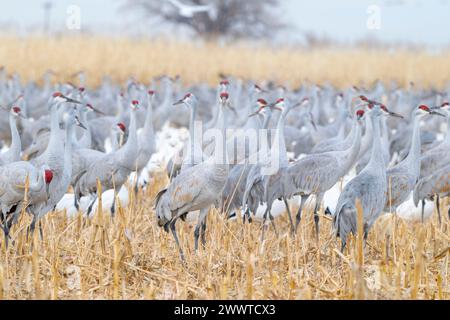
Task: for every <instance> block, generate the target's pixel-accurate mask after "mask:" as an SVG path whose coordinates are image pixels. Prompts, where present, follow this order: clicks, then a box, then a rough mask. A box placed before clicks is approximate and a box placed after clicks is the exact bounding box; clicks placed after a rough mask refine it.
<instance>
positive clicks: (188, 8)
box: [167, 0, 215, 19]
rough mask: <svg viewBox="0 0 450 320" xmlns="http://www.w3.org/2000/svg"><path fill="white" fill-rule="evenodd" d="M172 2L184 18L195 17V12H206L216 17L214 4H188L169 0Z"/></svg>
mask: <svg viewBox="0 0 450 320" xmlns="http://www.w3.org/2000/svg"><path fill="white" fill-rule="evenodd" d="M167 1H168V2H170V3H171V4H172V5H173V6H174V7H175V8H176V9H177V10H178V14H179V15H180V16H182V17H184V18H193V17H194V15H195V14H197V13H202V12H206V13H208V15H209V16H210V17H211V18H212V19H214V18H213V17H214V16H215V8H214V6H213V5H212V4H208V5H195V6H194V5H187V4H184V3H182V2H180V1H178V0H167Z"/></svg>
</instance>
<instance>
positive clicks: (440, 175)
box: [413, 164, 450, 224]
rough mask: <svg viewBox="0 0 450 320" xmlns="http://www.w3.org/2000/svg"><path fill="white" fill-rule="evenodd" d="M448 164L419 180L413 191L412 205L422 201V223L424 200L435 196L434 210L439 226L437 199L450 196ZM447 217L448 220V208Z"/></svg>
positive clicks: (449, 211)
mask: <svg viewBox="0 0 450 320" xmlns="http://www.w3.org/2000/svg"><path fill="white" fill-rule="evenodd" d="M449 185H450V164H447V165H446V166H444V167H442V168H440V169H438V170H436V171H435V172H433V173H432V174H430V175H428V176H426V177H423V178H421V179H420V180H419V181H418V182H417V184H416V186H415V187H414V191H413V200H414V204H415V205H416V207H417V205H418V204H419V201H422V222H423V220H424V206H425V200H426V199H431V200H432V199H433V197H434V196H436V209H437V212H438V218H439V224H441V212H440V207H439V198H440V197H448V196H449V195H450V188H449ZM448 217H449V219H450V208H449V210H448Z"/></svg>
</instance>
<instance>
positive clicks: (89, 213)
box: [86, 194, 97, 217]
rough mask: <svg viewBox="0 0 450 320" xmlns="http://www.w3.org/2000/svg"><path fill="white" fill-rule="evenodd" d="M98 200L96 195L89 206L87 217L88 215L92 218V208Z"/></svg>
mask: <svg viewBox="0 0 450 320" xmlns="http://www.w3.org/2000/svg"><path fill="white" fill-rule="evenodd" d="M96 200H97V194H95V195H94V199H92V201H91V203H90V204H89V206H88V209H87V212H86V215H87V216H88V217H90V216H91V212H92V207H93V206H94V203H95V201H96Z"/></svg>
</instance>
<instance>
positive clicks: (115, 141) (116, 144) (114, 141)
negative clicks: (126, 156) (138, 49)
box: [110, 130, 121, 152]
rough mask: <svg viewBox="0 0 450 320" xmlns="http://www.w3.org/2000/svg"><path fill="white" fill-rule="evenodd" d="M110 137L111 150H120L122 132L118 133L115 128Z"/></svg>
mask: <svg viewBox="0 0 450 320" xmlns="http://www.w3.org/2000/svg"><path fill="white" fill-rule="evenodd" d="M110 138H111V151H112V152H113V151H117V150H119V148H120V147H121V145H120V141H119V140H121V135H120V133H118V132H117V131H115V130H111V135H110Z"/></svg>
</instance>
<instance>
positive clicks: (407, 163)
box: [384, 105, 445, 212]
mask: <svg viewBox="0 0 450 320" xmlns="http://www.w3.org/2000/svg"><path fill="white" fill-rule="evenodd" d="M427 114H432V115H433V114H434V115H440V116H443V117H445V116H444V115H443V114H441V113H439V112H437V111H432V110H430V108H429V107H428V106H426V105H420V106H419V107H418V108H417V110H415V112H414V114H413V119H412V121H413V131H412V137H411V143H410V145H411V146H410V149H409V153H408V156H407V157H406V158H405V159H404V160H403V161H401V162H399V163H398V164H397V165H395V166H394V167H392V168H390V169H388V170H387V172H386V176H387V179H388V180H387V183H388V186H389V187H388V190H387V192H388V194H387V201H386V205H385V207H384V211H390V212H395V211H396V209H397V207H398V206H399V205H400V204H401V203H403V202H404V201H405V200H406V199H407V198H408V196H409V195H410V193H411V191H412V190H413V188H414V186H415V184H416V182H417V180H418V179H419V175H420V119H421V117H422V116H424V115H427Z"/></svg>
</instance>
